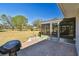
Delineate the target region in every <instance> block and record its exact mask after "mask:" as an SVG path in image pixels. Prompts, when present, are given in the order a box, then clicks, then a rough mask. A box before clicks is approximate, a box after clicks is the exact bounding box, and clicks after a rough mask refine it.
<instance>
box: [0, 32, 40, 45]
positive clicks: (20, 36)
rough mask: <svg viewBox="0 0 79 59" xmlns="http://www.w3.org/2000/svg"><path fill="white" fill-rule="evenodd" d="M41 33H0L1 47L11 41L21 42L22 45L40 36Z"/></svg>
mask: <svg viewBox="0 0 79 59" xmlns="http://www.w3.org/2000/svg"><path fill="white" fill-rule="evenodd" d="M38 32H39V31H6V32H0V46H1V45H2V44H4V43H6V42H8V41H10V40H16V39H17V40H20V41H21V42H22V43H23V42H25V41H27V40H28V38H29V37H31V36H34V35H38Z"/></svg>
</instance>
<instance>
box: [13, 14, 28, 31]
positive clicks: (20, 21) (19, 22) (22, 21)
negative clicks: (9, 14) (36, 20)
mask: <svg viewBox="0 0 79 59" xmlns="http://www.w3.org/2000/svg"><path fill="white" fill-rule="evenodd" d="M12 23H13V25H14V26H15V27H16V28H17V29H19V30H20V31H21V30H22V29H23V26H26V25H27V23H28V19H27V18H26V17H25V16H22V15H17V16H15V17H13V19H12Z"/></svg>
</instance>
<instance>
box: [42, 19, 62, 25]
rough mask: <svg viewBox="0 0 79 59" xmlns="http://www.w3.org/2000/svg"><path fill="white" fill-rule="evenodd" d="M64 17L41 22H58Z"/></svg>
mask: <svg viewBox="0 0 79 59" xmlns="http://www.w3.org/2000/svg"><path fill="white" fill-rule="evenodd" d="M62 20H63V19H50V20H47V21H43V22H42V23H41V24H47V23H58V22H61V21H62Z"/></svg>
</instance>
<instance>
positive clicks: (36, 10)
mask: <svg viewBox="0 0 79 59" xmlns="http://www.w3.org/2000/svg"><path fill="white" fill-rule="evenodd" d="M2 14H6V15H8V16H12V17H13V16H16V15H23V16H25V17H27V18H28V22H29V23H30V24H31V23H32V22H33V21H34V20H36V19H42V20H43V21H45V20H49V19H53V18H63V14H62V12H61V9H60V8H58V6H57V4H56V3H2V4H1V3H0V15H2Z"/></svg>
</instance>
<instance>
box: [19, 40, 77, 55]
mask: <svg viewBox="0 0 79 59" xmlns="http://www.w3.org/2000/svg"><path fill="white" fill-rule="evenodd" d="M76 55H77V53H76V49H75V45H74V44H66V43H62V42H57V41H53V40H44V41H42V42H39V43H36V44H34V45H32V46H30V47H27V48H24V49H22V50H20V51H19V52H18V56H76Z"/></svg>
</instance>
